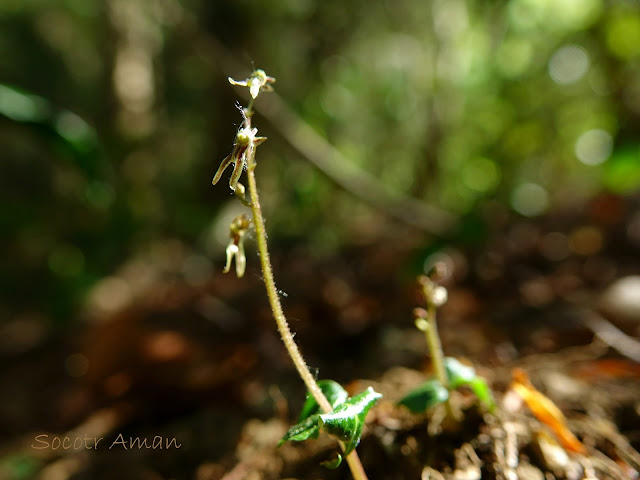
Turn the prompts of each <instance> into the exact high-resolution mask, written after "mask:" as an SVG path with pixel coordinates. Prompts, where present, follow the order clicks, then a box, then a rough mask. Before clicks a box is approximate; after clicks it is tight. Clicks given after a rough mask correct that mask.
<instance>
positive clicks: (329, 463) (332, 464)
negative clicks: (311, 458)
mask: <svg viewBox="0 0 640 480" xmlns="http://www.w3.org/2000/svg"><path fill="white" fill-rule="evenodd" d="M341 463H342V455H340V454H339V453H337V454H336V458H334V459H333V460H325V461H324V462H321V463H320V465H322V466H323V467H325V468H328V469H329V470H335V469H336V468H338V467H339V466H340V464H341Z"/></svg>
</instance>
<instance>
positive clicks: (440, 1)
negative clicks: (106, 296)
mask: <svg viewBox="0 0 640 480" xmlns="http://www.w3.org/2000/svg"><path fill="white" fill-rule="evenodd" d="M207 46H208V47H207ZM0 58H2V62H0V152H1V153H0V202H2V212H1V213H0V235H1V239H0V248H1V250H2V256H3V266H2V272H1V280H0V282H1V283H0V286H1V289H2V291H1V293H0V316H1V317H3V318H11V317H12V316H14V315H16V314H17V313H20V312H26V311H34V310H35V311H44V312H47V313H49V314H53V315H54V316H55V317H57V318H58V319H60V320H66V319H68V318H69V316H70V314H71V313H72V312H73V311H74V308H75V307H76V306H77V305H78V302H79V301H80V300H81V299H82V297H83V295H84V293H85V292H86V291H87V289H88V288H90V287H91V285H93V284H94V283H95V281H96V280H97V279H99V278H101V277H103V276H104V275H107V274H109V273H110V272H112V271H113V270H114V269H115V268H116V267H117V265H118V264H120V263H121V262H122V261H124V260H125V259H126V258H128V257H129V256H130V255H132V254H133V253H135V252H137V251H140V250H144V249H146V248H149V245H150V244H152V243H153V242H154V241H155V240H157V239H159V238H163V237H178V238H181V239H183V240H184V241H185V242H186V243H189V244H190V245H194V246H199V248H202V249H206V243H207V241H208V240H207V239H209V238H210V235H209V232H210V231H211V228H212V226H214V225H215V220H216V216H217V215H218V214H219V213H220V212H222V210H223V206H224V205H226V204H227V202H232V201H234V200H233V199H232V197H230V196H229V195H228V192H226V191H224V189H222V188H217V189H212V188H210V178H211V176H212V174H213V172H214V171H215V169H216V168H217V165H218V162H219V161H220V160H221V159H222V158H223V157H224V156H225V155H227V153H228V152H229V151H230V147H231V143H232V140H233V135H234V128H236V126H237V125H238V124H239V122H240V119H239V116H238V114H237V111H236V110H235V108H234V99H235V98H236V95H237V92H236V91H234V90H233V89H232V88H231V87H229V86H228V85H227V84H226V77H227V76H228V75H230V76H233V77H235V78H243V75H244V74H246V73H248V72H249V71H251V70H252V65H251V63H252V62H255V66H256V67H259V68H264V69H265V70H266V71H267V73H268V74H270V75H273V76H275V77H277V79H278V82H277V84H276V85H275V86H276V89H277V91H278V93H279V94H280V95H281V96H282V97H283V98H284V99H285V101H286V102H287V103H289V104H290V105H291V106H292V107H293V109H294V110H295V111H296V112H297V113H298V114H299V116H300V118H301V119H303V121H305V122H308V123H309V124H310V125H311V126H312V127H313V128H314V129H315V130H316V131H317V132H319V133H321V134H322V135H323V136H324V137H325V138H327V139H328V140H329V142H331V143H332V144H333V145H335V146H336V147H337V148H338V149H339V150H340V151H341V152H342V153H343V154H344V155H345V156H346V157H347V158H348V159H349V160H350V161H351V162H353V163H354V164H356V165H359V166H360V167H361V168H362V169H364V170H366V171H368V172H370V173H372V174H374V175H375V176H376V177H377V178H379V179H380V181H381V182H382V183H384V184H385V185H387V186H389V187H390V188H391V189H393V190H396V191H401V192H404V193H405V194H407V195H409V196H412V197H416V198H419V199H423V200H425V201H427V202H430V203H433V204H435V205H438V206H440V207H441V208H444V209H446V210H449V211H451V212H453V213H454V214H456V215H460V216H462V215H465V214H466V213H468V212H469V211H470V210H472V209H473V208H475V207H476V206H477V205H478V204H479V203H482V202H484V201H488V200H495V201H498V202H501V203H502V204H504V205H508V206H509V208H512V209H514V210H515V211H516V212H518V213H520V214H523V215H527V216H536V215H540V214H542V213H544V212H545V211H547V210H548V209H549V208H552V207H553V206H554V205H557V204H561V203H563V202H573V201H580V200H581V199H584V198H587V197H588V196H590V195H592V194H593V193H594V192H597V191H599V190H601V189H606V190H611V191H614V192H617V193H628V192H632V191H635V190H637V188H638V186H639V185H640V137H639V135H638V125H640V6H639V5H638V4H637V3H636V2H628V1H625V2H605V1H604V0H510V1H505V2H473V1H471V0H432V1H427V2H414V1H408V0H397V1H390V0H387V1H381V2H365V1H364V0H352V1H350V2H343V1H339V0H327V1H323V2H312V1H309V0H269V1H260V0H252V1H249V0H238V1H235V2H205V1H203V0H182V1H179V0H107V1H104V2H98V1H95V0H94V1H91V0H64V1H60V2H47V1H42V0H28V1H27V0H19V1H18V0H5V1H3V2H1V3H0ZM229 59H233V60H234V61H235V63H233V62H229V61H228V60H229ZM237 65H242V66H244V68H245V71H229V70H230V69H233V68H236V66H237ZM256 125H257V126H259V128H260V133H261V134H267V135H269V137H270V141H269V142H268V143H267V144H266V145H267V146H264V147H262V149H261V150H260V158H259V159H258V161H259V162H260V179H261V182H262V189H263V191H264V194H263V197H264V201H265V208H266V210H267V217H268V219H269V228H270V230H271V232H272V238H273V239H277V238H282V237H283V236H296V235H303V234H307V235H309V238H310V239H311V240H310V242H311V243H314V244H315V245H318V246H320V245H322V246H323V248H327V249H330V248H331V246H335V245H338V244H341V243H342V242H348V241H349V238H350V236H351V235H354V234H355V233H354V228H358V226H359V225H361V222H359V221H355V222H354V219H365V220H366V218H367V215H368V207H366V206H364V205H363V204H362V203H360V202H357V201H353V198H352V197H351V196H350V194H349V193H348V192H343V191H339V190H337V188H336V187H335V186H333V185H332V184H331V183H330V182H328V181H327V180H326V179H325V177H324V176H323V174H322V173H321V172H318V171H317V170H316V169H315V168H314V167H312V166H311V165H310V164H309V163H307V162H305V161H304V159H301V158H300V157H299V155H298V154H294V153H293V152H292V150H291V149H290V148H288V147H287V146H286V143H285V142H284V141H283V139H282V138H279V136H278V135H276V134H273V131H272V130H273V129H272V128H271V127H270V126H269V124H268V123H267V122H265V121H264V119H260V118H258V119H257V120H256ZM223 253H224V252H223V248H220V249H219V252H218V253H217V255H218V258H222V256H223Z"/></svg>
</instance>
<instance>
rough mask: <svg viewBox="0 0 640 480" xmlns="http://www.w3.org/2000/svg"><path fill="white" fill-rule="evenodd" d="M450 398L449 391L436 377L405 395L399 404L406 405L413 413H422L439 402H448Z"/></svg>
mask: <svg viewBox="0 0 640 480" xmlns="http://www.w3.org/2000/svg"><path fill="white" fill-rule="evenodd" d="M448 398H449V391H448V390H447V389H446V388H444V386H443V385H442V383H440V382H439V381H438V380H436V379H435V378H434V379H431V380H427V381H426V382H425V383H423V384H422V385H420V386H419V387H418V388H416V389H415V390H412V391H411V392H409V394H407V395H405V396H404V398H403V399H402V400H400V402H399V405H404V406H405V407H407V408H408V409H409V410H411V412H413V413H422V412H424V411H426V410H428V409H429V408H431V407H434V406H436V405H438V404H439V403H443V402H446V401H447V399H448Z"/></svg>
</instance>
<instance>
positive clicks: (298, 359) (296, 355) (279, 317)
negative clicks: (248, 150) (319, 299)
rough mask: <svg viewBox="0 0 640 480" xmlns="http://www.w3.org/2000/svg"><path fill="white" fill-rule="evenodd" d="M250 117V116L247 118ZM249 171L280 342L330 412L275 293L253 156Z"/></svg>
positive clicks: (355, 465)
mask: <svg viewBox="0 0 640 480" xmlns="http://www.w3.org/2000/svg"><path fill="white" fill-rule="evenodd" d="M249 118H250V117H249ZM248 165H249V168H248V171H247V177H248V180H249V195H250V198H251V212H252V213H253V223H254V226H255V229H256V239H257V242H258V252H259V253H260V264H261V265H262V274H263V276H264V283H265V287H266V289H267V296H268V297H269V304H270V305H271V311H272V312H273V316H274V318H275V320H276V323H277V325H278V331H279V332H280V336H281V337H282V341H283V342H284V345H285V347H286V349H287V351H288V352H289V356H290V357H291V360H292V361H293V364H294V365H295V367H296V370H297V371H298V374H299V375H300V377H301V378H302V380H303V381H304V383H305V385H306V386H307V390H308V391H309V392H310V393H311V395H313V398H315V400H316V402H317V403H318V405H319V406H320V408H321V409H322V410H323V411H324V412H325V413H329V412H331V411H332V410H333V409H332V408H331V404H330V403H329V401H328V400H327V398H326V397H325V396H324V394H323V393H322V390H320V387H318V384H317V383H316V381H315V379H314V378H313V375H311V372H310V371H309V367H307V364H306V363H305V361H304V359H303V358H302V354H301V353H300V350H299V349H298V345H297V344H296V342H295V341H294V340H293V334H292V333H291V329H290V328H289V323H288V322H287V318H286V317H285V315H284V312H283V310H282V304H281V303H280V297H279V295H278V289H277V288H276V283H275V280H274V278H273V269H272V267H271V260H270V259H269V250H268V248H267V233H266V229H265V226H264V219H263V217H262V208H261V207H260V199H259V198H258V187H257V185H256V177H255V173H254V170H255V167H256V163H255V159H254V158H249V159H248ZM340 446H341V447H342V449H343V450H344V445H343V444H342V442H341V443H340ZM346 459H347V463H348V464H349V468H350V469H351V474H352V475H353V478H354V479H355V480H367V475H366V473H365V472H364V468H363V467H362V463H361V462H360V458H359V457H358V454H357V453H356V451H355V450H354V451H352V452H351V453H350V454H349V455H347V457H346Z"/></svg>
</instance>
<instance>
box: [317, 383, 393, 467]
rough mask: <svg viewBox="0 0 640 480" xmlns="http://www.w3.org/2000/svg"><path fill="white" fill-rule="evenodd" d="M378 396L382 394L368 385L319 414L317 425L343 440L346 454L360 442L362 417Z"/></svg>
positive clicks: (362, 424)
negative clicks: (329, 410) (326, 411)
mask: <svg viewBox="0 0 640 480" xmlns="http://www.w3.org/2000/svg"><path fill="white" fill-rule="evenodd" d="M380 398H382V395H381V394H379V393H378V392H376V391H374V390H373V388H371V387H369V388H367V389H366V390H365V391H364V392H362V393H360V394H358V395H356V396H354V397H352V398H350V399H349V400H347V401H346V402H344V403H342V404H340V405H339V406H338V407H336V408H335V409H334V410H333V412H331V413H324V414H321V415H320V421H319V425H320V426H321V427H322V429H323V430H324V431H326V432H327V433H330V434H331V435H333V436H335V437H337V438H339V439H340V440H342V441H343V442H344V444H345V450H344V454H345V455H348V454H349V453H350V452H351V451H352V450H353V449H354V448H356V447H357V446H358V444H359V443H360V437H362V429H363V427H364V419H365V417H366V416H367V413H369V410H370V409H371V407H372V406H373V405H374V404H375V403H376V402H377V401H378V400H379V399H380Z"/></svg>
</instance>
